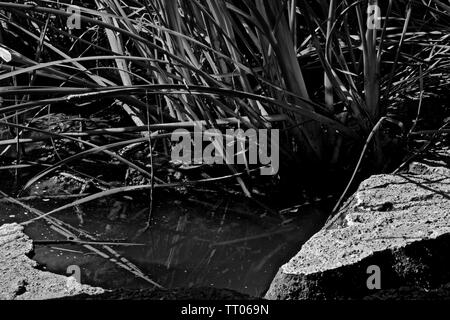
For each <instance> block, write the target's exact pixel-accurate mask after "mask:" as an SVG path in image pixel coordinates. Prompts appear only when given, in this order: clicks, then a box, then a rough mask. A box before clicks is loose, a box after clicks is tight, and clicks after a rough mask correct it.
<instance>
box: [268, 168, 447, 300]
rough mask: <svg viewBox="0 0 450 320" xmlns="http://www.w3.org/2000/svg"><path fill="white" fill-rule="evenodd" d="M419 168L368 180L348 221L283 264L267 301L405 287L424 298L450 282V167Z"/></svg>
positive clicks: (350, 204)
mask: <svg viewBox="0 0 450 320" xmlns="http://www.w3.org/2000/svg"><path fill="white" fill-rule="evenodd" d="M414 168H415V169H414V170H413V171H412V172H410V173H407V174H401V175H376V176H372V177H370V178H369V179H367V180H365V181H364V182H362V183H361V185H360V186H359V188H358V190H357V191H356V193H355V194H354V195H353V197H351V199H349V201H347V203H346V204H345V205H344V208H343V209H342V210H344V212H343V216H344V217H345V218H344V219H343V221H342V223H341V224H340V225H337V226H335V228H334V229H331V230H321V231H319V232H318V233H317V234H315V235H314V236H313V237H312V238H311V239H310V240H309V241H308V242H306V243H305V244H304V245H303V247H302V248H301V250H300V252H298V254H297V255H296V256H295V257H293V258H292V259H291V260H290V261H289V262H288V263H286V264H285V265H283V266H282V267H281V268H280V269H279V271H278V273H277V275H276V276H275V278H274V280H273V282H272V284H271V285H270V288H269V289H268V291H267V293H266V298H268V299H361V298H364V297H372V298H376V294H378V297H382V296H383V294H382V291H384V292H385V293H386V292H388V291H385V290H391V294H390V296H392V292H396V293H397V295H399V294H400V295H401V293H400V292H399V288H401V287H406V288H412V287H414V288H416V289H414V290H415V291H414V290H413V289H411V290H413V291H414V292H415V296H420V295H422V296H423V295H424V294H427V292H428V291H429V290H434V288H438V287H440V286H442V285H443V284H446V283H449V282H450V255H449V254H448V253H449V250H450V196H449V191H450V174H449V173H450V170H448V169H446V168H424V167H420V166H418V165H416V166H415V167H414ZM411 173H416V174H411ZM371 265H376V266H378V267H379V268H380V276H381V278H380V279H381V289H383V290H376V289H375V290H374V289H372V290H371V289H369V288H368V286H367V281H368V278H369V277H370V276H371V275H372V273H370V274H369V273H368V267H369V266H371ZM417 288H418V289H417ZM441 291H442V290H441ZM442 292H444V293H449V290H448V289H446V290H443V291H442ZM385 296H389V294H387V295H386V294H385ZM394 296H395V294H394ZM447 296H448V297H450V295H447Z"/></svg>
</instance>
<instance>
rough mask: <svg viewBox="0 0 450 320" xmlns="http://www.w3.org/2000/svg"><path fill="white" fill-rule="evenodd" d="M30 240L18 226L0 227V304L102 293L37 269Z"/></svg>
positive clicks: (68, 278)
mask: <svg viewBox="0 0 450 320" xmlns="http://www.w3.org/2000/svg"><path fill="white" fill-rule="evenodd" d="M32 251H33V242H32V240H31V239H30V238H29V237H28V236H27V235H25V234H24V233H23V227H22V226H20V225H19V224H16V223H12V224H4V225H2V226H0V300H43V299H54V298H62V297H70V296H75V295H79V294H88V295H96V294H101V293H103V292H104V290H103V289H102V288H95V287H91V286H88V285H82V284H80V283H78V282H77V281H76V280H75V278H73V277H66V276H63V275H58V274H54V273H51V272H47V271H42V270H39V269H37V268H36V267H37V262H36V261H34V260H32V259H30V258H29V257H28V255H30V254H31V253H32Z"/></svg>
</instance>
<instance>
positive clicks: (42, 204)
mask: <svg viewBox="0 0 450 320" xmlns="http://www.w3.org/2000/svg"><path fill="white" fill-rule="evenodd" d="M27 203H28V204H29V205H30V206H32V207H34V208H37V209H39V210H41V211H43V212H48V211H50V210H52V209H54V208H56V207H58V206H60V205H62V204H63V202H61V201H54V200H49V201H43V200H42V199H41V200H34V201H28V202H27ZM66 203H67V201H66ZM113 203H114V200H113V199H110V200H104V201H95V202H91V203H88V204H85V205H82V206H81V210H82V212H83V220H84V223H83V225H82V226H79V223H80V220H79V212H78V215H77V213H76V210H72V209H71V210H65V211H62V212H60V213H56V214H55V215H54V217H56V218H58V219H60V220H61V221H64V222H66V223H69V224H71V225H72V226H76V227H77V228H79V229H82V230H85V231H87V232H89V233H90V234H91V235H94V236H95V237H96V239H98V240H104V241H109V240H120V241H123V242H126V243H136V244H140V245H139V246H119V245H115V246H112V247H113V248H114V250H116V251H117V252H118V253H119V254H120V255H122V256H123V257H124V258H126V259H127V260H128V261H130V262H132V263H133V264H135V265H136V266H138V267H139V269H140V270H141V271H142V272H143V273H144V274H145V275H147V276H148V277H149V278H150V279H152V280H153V281H155V282H157V283H159V284H160V285H162V286H164V287H166V288H174V287H197V286H213V287H217V288H228V289H233V290H236V291H239V292H243V293H247V294H250V295H255V296H260V295H262V294H263V293H264V291H265V290H266V289H267V288H268V285H269V284H270V282H271V280H272V279H273V277H274V275H275V273H276V272H277V270H278V268H279V267H280V266H281V265H282V264H283V263H285V262H287V261H288V260H289V259H290V258H291V257H292V256H293V255H294V254H295V253H296V252H297V251H298V250H299V249H300V247H301V245H302V244H303V243H304V242H305V241H306V240H307V239H308V238H309V237H310V236H312V235H313V234H314V233H315V232H316V231H317V230H318V229H319V228H320V227H321V226H322V224H323V222H324V220H325V218H326V210H325V208H320V207H312V206H310V207H304V209H302V210H300V213H298V214H297V215H296V216H291V217H287V218H289V220H286V217H285V218H284V219H283V218H282V217H281V216H276V215H271V214H267V212H265V211H264V210H263V209H261V207H260V206H257V205H256V204H254V203H253V202H250V201H249V200H246V199H243V198H242V197H239V196H221V197H219V198H217V197H216V196H215V195H213V196H211V195H206V194H205V195H204V196H203V197H202V196H198V195H197V196H196V197H194V198H192V199H191V200H188V199H184V200H180V198H179V197H177V196H176V195H171V194H170V193H167V194H164V195H160V196H158V197H157V200H156V201H155V205H154V208H153V213H152V216H153V219H152V227H151V228H150V229H149V230H148V231H147V232H145V233H143V234H139V232H138V231H139V230H140V229H141V228H142V227H143V226H144V225H145V222H146V219H147V213H148V208H146V206H145V205H144V204H143V203H145V202H142V204H141V203H140V201H134V202H133V203H131V204H129V205H128V206H127V207H126V208H125V209H124V210H122V213H121V215H114V214H112V213H111V210H112V207H113V205H112V204H113ZM1 208H2V209H1V210H0V224H3V223H9V222H20V221H26V220H29V219H31V218H34V217H35V215H34V214H32V213H30V212H24V210H23V209H22V208H21V207H19V206H16V205H12V204H8V203H6V202H2V203H1ZM25 232H26V233H27V234H28V235H29V236H30V237H31V238H32V239H33V240H35V241H36V243H35V250H34V256H33V259H34V260H36V261H37V262H38V263H39V264H41V265H42V266H43V267H44V268H45V269H47V270H49V271H52V272H55V273H59V274H66V270H67V268H68V267H69V266H71V265H76V266H79V267H80V269H81V282H82V283H86V284H90V285H94V286H101V287H104V288H111V289H112V288H129V289H132V288H136V289H137V288H146V287H149V286H151V285H150V284H149V283H148V282H146V281H145V280H143V279H141V278H139V277H136V276H135V275H134V274H132V273H130V272H129V271H126V270H124V269H121V268H120V267H118V266H117V264H115V263H113V262H111V261H110V260H108V259H105V258H104V257H101V256H99V255H98V254H96V253H94V252H92V251H90V250H88V249H87V248H85V247H83V246H81V245H79V244H68V243H58V242H57V241H56V240H66V239H65V238H64V237H63V236H62V235H60V234H58V233H57V232H55V231H54V230H52V229H51V227H50V226H49V224H48V223H46V222H45V221H44V220H38V221H36V222H34V223H32V224H30V225H27V226H26V228H25ZM49 240H55V242H52V243H42V242H43V241H49ZM93 247H96V248H99V247H100V246H98V245H94V246H93Z"/></svg>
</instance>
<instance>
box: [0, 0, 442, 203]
mask: <svg viewBox="0 0 450 320" xmlns="http://www.w3.org/2000/svg"><path fill="white" fill-rule="evenodd" d="M70 5H78V6H79V9H80V10H81V29H68V27H67V23H66V22H67V19H68V18H69V17H70V15H71V12H70V11H68V10H67V9H68V8H72V7H70ZM374 5H378V6H380V7H381V13H382V18H381V20H380V28H379V29H372V28H368V24H367V9H368V8H369V6H374ZM449 13H450V10H449V6H448V5H447V4H445V3H444V2H443V1H438V0H430V1H419V0H399V1H393V0H389V1H377V0H361V1H347V0H328V1H326V0H306V1H303V0H301V1H300V0H284V1H272V0H241V1H234V0H213V1H201V0H190V1H188V0H165V1H162V0H145V1H133V0H122V1H118V0H96V1H93V2H90V3H89V4H84V3H83V2H81V1H70V3H69V1H66V2H64V1H58V2H56V1H45V0H43V1H36V2H35V3H28V2H27V3H24V2H21V1H12V2H1V3H0V21H1V28H0V41H1V43H2V45H1V48H0V49H1V52H0V53H1V54H2V59H3V61H2V64H1V73H0V81H1V84H2V87H1V88H0V97H1V105H0V113H1V114H2V119H1V121H0V125H1V126H2V127H3V128H8V130H9V137H10V139H13V140H10V141H11V143H9V144H8V145H7V143H4V146H3V147H6V148H9V149H12V148H16V149H17V150H20V149H21V148H20V147H19V145H18V144H20V143H21V141H22V142H23V143H25V142H27V143H29V142H30V141H25V140H24V139H25V138H24V137H23V135H24V133H25V132H27V131H30V130H31V131H34V132H35V133H36V132H38V133H39V134H40V135H39V137H42V135H45V134H47V135H51V137H52V138H53V139H69V140H70V139H72V140H73V141H74V142H77V143H80V144H82V145H84V148H85V149H84V150H85V151H84V153H83V154H82V155H72V156H71V158H70V159H59V162H58V163H57V165H56V166H60V165H66V164H68V163H69V162H70V161H72V160H75V159H80V158H81V157H82V156H87V155H88V154H90V153H92V154H94V153H99V152H102V153H107V154H108V155H109V156H112V157H114V158H115V159H117V160H118V161H120V162H121V163H123V164H125V165H127V166H130V167H132V168H134V169H135V170H137V171H138V172H140V173H141V174H142V175H144V176H146V177H148V178H149V179H150V180H151V183H150V184H149V185H148V187H149V188H152V187H154V186H155V185H159V186H163V185H164V184H165V183H169V181H166V180H165V179H164V177H161V176H159V177H158V176H155V174H154V172H150V170H148V168H147V169H145V168H143V167H142V166H139V165H136V164H135V163H134V162H133V161H131V160H129V159H127V158H126V157H124V156H122V155H120V154H119V153H117V152H115V151H114V150H116V149H117V147H118V146H126V145H130V144H133V143H137V142H142V141H148V142H149V143H150V145H153V144H154V143H156V142H157V141H159V140H165V139H166V138H167V134H168V133H170V132H171V130H172V129H173V128H176V127H177V125H176V124H177V123H178V124H179V125H182V126H184V125H189V124H190V123H193V122H194V121H203V124H204V128H216V127H219V126H220V125H219V124H218V123H219V122H220V121H221V120H223V119H231V120H230V121H231V122H232V123H234V124H235V123H239V126H242V127H245V128H255V129H257V128H277V129H280V130H281V132H282V135H281V141H280V150H281V151H280V154H281V155H280V159H282V163H281V165H282V170H281V171H280V177H281V179H286V180H288V179H293V180H295V181H301V182H302V183H305V184H308V183H312V184H314V183H315V184H317V185H320V186H322V187H323V184H324V183H325V180H323V179H320V178H321V177H322V178H324V177H327V175H328V174H330V173H332V172H340V173H346V172H350V171H351V170H353V169H354V167H355V165H356V162H357V160H358V158H359V156H360V152H361V150H362V148H363V146H364V145H365V143H366V142H367V138H368V137H369V136H371V139H370V141H368V146H367V148H365V149H367V152H366V153H365V158H364V159H365V160H364V165H363V166H364V167H365V168H367V169H369V167H370V170H383V169H386V168H387V167H389V165H392V163H390V162H389V161H388V159H390V158H392V155H391V154H390V153H392V152H393V150H399V149H401V148H402V145H403V143H404V140H405V139H406V138H407V136H406V135H405V132H406V133H407V132H408V130H409V129H410V128H412V126H413V121H411V119H410V118H408V117H407V116H405V112H404V111H405V108H407V111H408V110H409V111H408V112H406V113H407V114H410V113H413V114H414V113H415V112H416V111H417V108H418V106H419V105H421V104H422V102H423V101H425V100H426V99H430V98H432V97H439V96H440V95H442V93H443V92H444V93H446V92H448V89H449V88H448V84H449V81H448V80H449V72H448V71H449V70H448V68H449V54H448V50H449V39H448V26H449V23H448V22H449ZM447 94H448V93H447ZM98 104H104V105H111V104H115V105H119V106H120V107H121V108H122V109H123V110H124V112H125V113H126V114H128V116H129V118H130V119H131V120H132V121H133V122H134V127H133V128H130V127H127V128H121V132H122V133H130V132H131V134H132V136H130V135H122V136H120V139H119V140H120V141H116V142H114V143H109V144H105V145H99V144H98V143H94V142H93V141H91V140H89V139H87V138H83V137H88V136H89V134H86V135H83V130H79V131H80V132H78V133H77V134H78V135H76V134H75V133H74V132H71V133H67V132H56V133H55V132H50V130H46V129H45V128H44V129H36V128H35V127H33V126H30V125H28V124H29V123H27V122H26V119H30V118H33V117H38V116H42V115H43V114H45V113H46V112H49V110H50V109H51V108H52V107H53V106H59V105H64V106H65V108H66V109H70V110H72V112H74V113H77V112H79V110H81V111H83V112H84V111H85V110H88V109H89V108H94V106H95V105H98ZM49 108H50V109H49ZM380 119H387V120H390V121H384V122H383V123H379V122H380ZM374 128H376V129H377V130H374ZM106 129H110V130H115V129H117V130H119V129H120V128H106ZM5 130H6V129H5ZM39 130H40V131H39ZM119 131H120V130H119ZM111 132H112V131H108V130H106V131H102V132H97V135H106V134H111ZM136 133H138V134H136ZM19 138H23V139H22V140H21V139H19ZM14 143H16V144H17V145H14ZM163 144H164V146H165V149H164V150H165V151H166V152H167V155H169V154H170V145H168V144H167V141H166V142H164V143H163ZM6 145H7V146H6ZM150 149H151V148H150ZM17 153H19V152H17ZM19 160H20V159H19V157H18V161H19ZM16 164H17V165H18V162H16ZM49 165H50V168H47V169H46V170H45V171H43V172H41V174H39V175H38V176H37V177H42V176H43V173H47V172H49V171H52V170H55V169H56V166H55V163H51V164H49ZM228 169H229V170H230V174H229V176H230V177H232V178H233V179H237V181H238V183H239V185H240V186H241V188H242V190H243V192H245V193H246V194H247V195H248V196H250V195H251V191H250V190H249V188H248V187H247V185H246V183H245V181H244V180H243V179H242V174H241V173H239V172H238V170H237V169H236V168H235V167H234V166H232V165H231V164H230V165H229V166H228ZM344 176H346V175H344ZM37 177H36V178H35V179H33V180H32V181H33V182H34V181H36V180H37ZM120 191H123V190H122V189H121V190H120ZM104 193H107V192H106V191H103V194H104ZM80 202H82V201H80Z"/></svg>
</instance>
